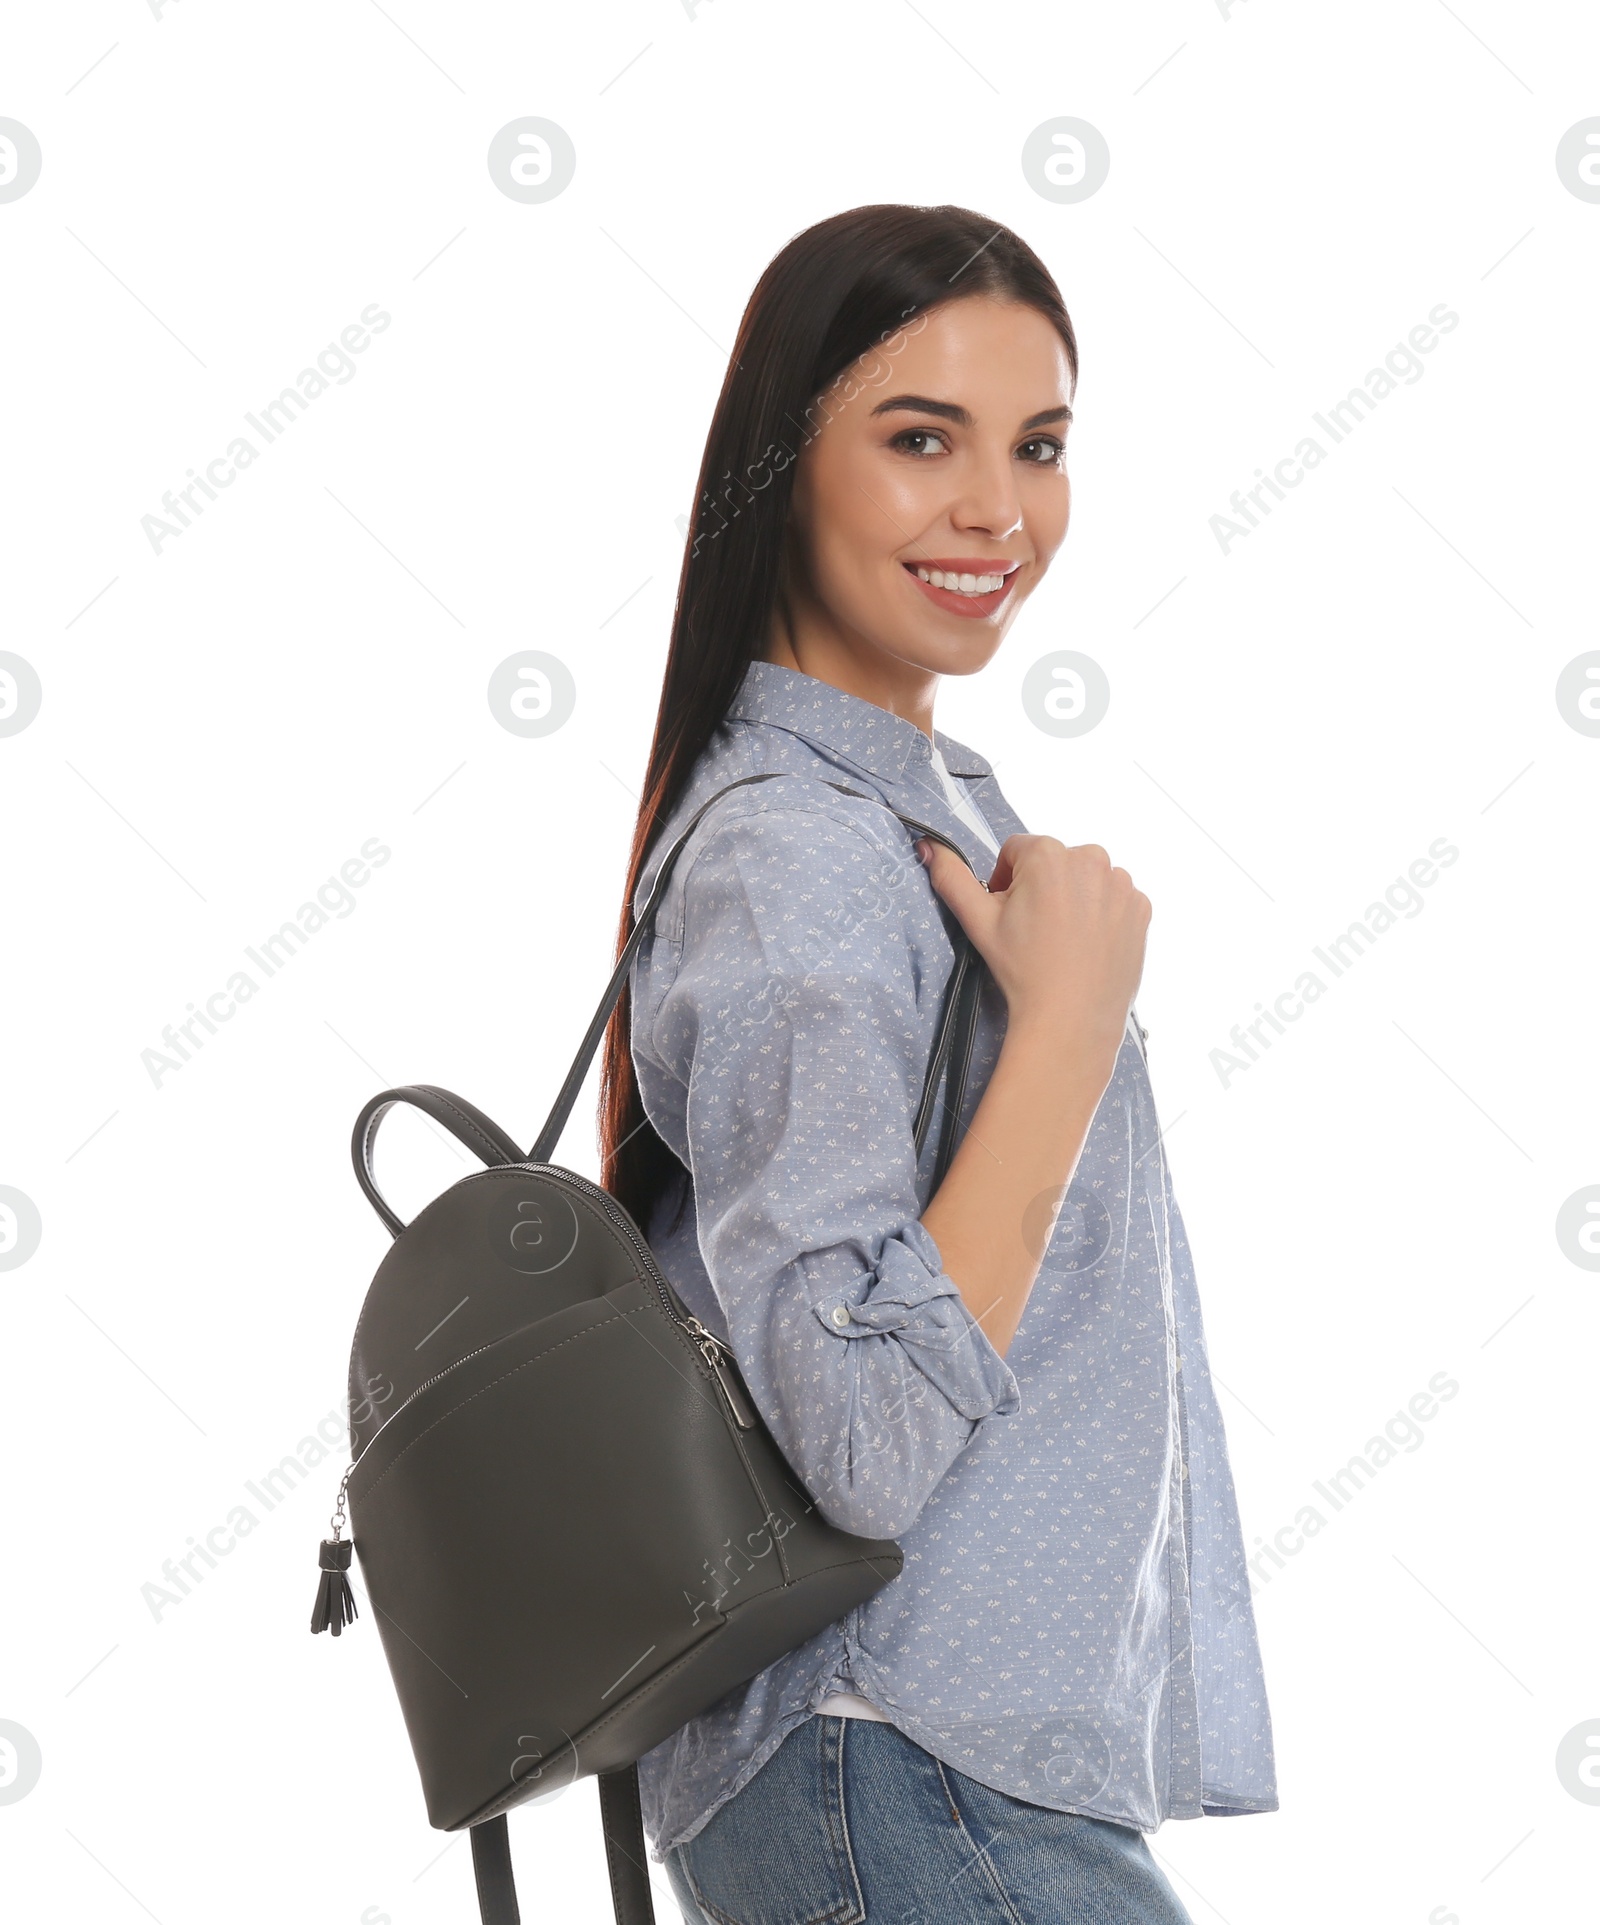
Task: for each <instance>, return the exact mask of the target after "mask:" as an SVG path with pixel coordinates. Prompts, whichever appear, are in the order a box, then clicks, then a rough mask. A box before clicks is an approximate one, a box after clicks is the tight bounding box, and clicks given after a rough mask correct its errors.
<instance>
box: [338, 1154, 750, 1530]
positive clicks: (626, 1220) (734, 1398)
mask: <svg viewBox="0 0 1600 1925" xmlns="http://www.w3.org/2000/svg"><path fill="white" fill-rule="evenodd" d="M494 1168H496V1169H514V1170H535V1171H537V1172H538V1174H539V1175H540V1176H546V1177H550V1178H552V1179H553V1180H554V1181H556V1182H557V1183H565V1184H567V1185H569V1186H570V1187H571V1188H573V1189H575V1190H578V1191H579V1192H580V1193H581V1194H582V1195H584V1196H586V1197H589V1198H591V1199H592V1200H593V1201H594V1202H596V1203H598V1204H599V1205H600V1208H601V1211H602V1213H603V1214H604V1216H605V1218H606V1221H607V1222H608V1223H610V1224H611V1225H612V1227H613V1228H614V1229H616V1230H619V1231H620V1232H621V1233H622V1235H623V1236H624V1237H625V1238H626V1239H627V1242H628V1244H629V1246H630V1248H631V1249H632V1250H633V1252H634V1254H635V1256H637V1258H638V1259H639V1267H640V1269H641V1270H642V1271H643V1272H644V1273H645V1275H646V1276H648V1277H649V1279H650V1281H651V1282H652V1283H653V1284H654V1285H655V1288H656V1294H657V1296H659V1297H660V1299H661V1307H662V1308H663V1309H664V1310H665V1311H666V1313H667V1315H668V1316H669V1317H670V1318H671V1319H672V1321H673V1322H674V1323H675V1324H676V1325H677V1326H678V1328H679V1329H680V1330H681V1331H682V1332H683V1334H684V1335H685V1336H686V1337H687V1338H688V1339H689V1341H690V1343H692V1344H693V1345H694V1347H695V1349H696V1350H698V1351H699V1352H700V1355H701V1356H702V1357H703V1358H704V1359H705V1362H706V1365H707V1367H708V1368H709V1369H710V1371H711V1374H712V1376H713V1377H714V1378H715V1379H716V1382H717V1388H718V1389H719V1390H720V1391H721V1392H722V1396H723V1401H724V1402H725V1403H726V1404H727V1406H728V1414H729V1415H730V1416H731V1417H732V1419H733V1421H734V1423H735V1424H736V1425H737V1426H738V1427H739V1429H740V1430H753V1429H754V1428H755V1425H756V1418H755V1414H754V1413H753V1412H752V1411H751V1409H750V1408H749V1405H748V1404H747V1403H746V1402H745V1400H744V1399H743V1397H742V1396H741V1395H740V1394H739V1392H738V1391H737V1390H736V1389H735V1387H734V1383H733V1380H732V1379H731V1378H730V1376H729V1375H728V1371H727V1367H726V1365H727V1360H729V1359H731V1358H732V1356H733V1352H732V1350H730V1349H729V1347H728V1346H727V1345H726V1344H725V1343H724V1342H723V1341H722V1339H721V1338H720V1337H717V1336H715V1335H713V1333H712V1332H711V1331H709V1330H707V1328H706V1327H705V1325H704V1324H703V1323H701V1321H700V1319H699V1318H698V1317H685V1316H684V1315H683V1314H682V1313H681V1312H680V1311H679V1310H678V1308H677V1306H676V1305H675V1304H674V1303H673V1301H672V1296H671V1293H670V1291H669V1290H668V1287H667V1281H666V1278H665V1277H663V1276H662V1274H661V1266H660V1265H659V1264H658V1263H657V1262H656V1259H655V1252H654V1251H653V1250H652V1249H651V1248H650V1246H649V1244H647V1243H646V1242H645V1241H644V1239H643V1238H642V1237H641V1236H640V1235H639V1232H638V1231H637V1230H636V1229H635V1228H634V1225H633V1220H632V1218H631V1217H629V1215H628V1214H627V1212H626V1211H625V1210H624V1209H623V1207H622V1205H621V1204H620V1203H618V1202H617V1200H616V1198H615V1197H614V1196H612V1194H611V1193H610V1191H609V1190H602V1189H601V1187H600V1185H599V1184H598V1183H591V1182H590V1181H589V1179H588V1178H587V1177H585V1176H579V1175H578V1174H577V1172H576V1171H574V1170H564V1169H562V1168H561V1167H560V1165H559V1164H555V1163H509V1164H496V1165H494ZM471 1180H472V1179H471V1178H470V1177H469V1178H467V1179H466V1181H468V1182H470V1181H471ZM500 1341H501V1339H499V1338H496V1339H495V1342H496V1343H498V1342H500ZM493 1348H494V1344H493V1343H486V1344H479V1346H478V1348H477V1349H476V1350H469V1351H467V1352H466V1353H465V1355H464V1356H460V1357H457V1358H456V1360H455V1362H454V1363H451V1364H446V1365H445V1367H444V1369H443V1370H437V1371H435V1372H434V1374H433V1375H432V1376H431V1377H429V1378H427V1379H426V1380H425V1381H424V1382H422V1383H420V1384H418V1385H417V1387H416V1389H415V1390H414V1391H412V1393H411V1395H410V1396H409V1397H407V1398H406V1399H405V1402H404V1403H401V1404H397V1405H396V1406H395V1408H394V1409H393V1410H392V1411H391V1412H390V1413H389V1415H388V1416H387V1417H386V1418H385V1419H384V1421H383V1422H382V1424H380V1425H379V1427H378V1429H377V1430H375V1431H374V1432H373V1433H372V1435H371V1437H369V1438H368V1439H367V1442H366V1445H365V1446H364V1447H363V1449H362V1451H361V1456H360V1457H355V1458H352V1459H351V1462H350V1468H349V1470H347V1471H346V1472H345V1474H344V1482H343V1483H341V1484H340V1486H339V1491H340V1500H341V1503H342V1501H343V1493H344V1485H345V1484H347V1483H348V1482H349V1481H350V1475H351V1472H352V1471H354V1469H355V1467H356V1465H357V1464H358V1463H360V1461H361V1457H365V1456H366V1454H367V1452H368V1451H369V1450H370V1449H371V1448H372V1446H373V1445H374V1444H375V1443H376V1442H377V1441H378V1438H379V1437H380V1436H381V1435H382V1433H383V1432H384V1431H385V1430H387V1429H388V1427H389V1425H390V1424H392V1423H393V1422H394V1420H395V1418H396V1417H398V1416H399V1415H400V1413H401V1411H403V1410H404V1409H406V1407H407V1406H408V1405H410V1404H413V1403H415V1402H416V1400H417V1398H419V1397H420V1396H421V1395H422V1393H423V1392H424V1391H425V1390H431V1389H432V1388H433V1386H434V1385H435V1384H436V1383H438V1382H439V1381H440V1379H441V1378H444V1377H448V1376H449V1375H450V1373H451V1372H452V1371H454V1370H458V1369H459V1368H460V1367H461V1365H462V1364H464V1363H469V1362H470V1361H471V1360H472V1358H474V1357H481V1356H482V1355H483V1353H484V1352H485V1351H486V1350H492V1349H493Z"/></svg>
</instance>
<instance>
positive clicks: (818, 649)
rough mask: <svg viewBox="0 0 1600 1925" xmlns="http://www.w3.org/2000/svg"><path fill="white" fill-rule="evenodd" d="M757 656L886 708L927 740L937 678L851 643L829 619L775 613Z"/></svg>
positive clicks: (866, 645)
mask: <svg viewBox="0 0 1600 1925" xmlns="http://www.w3.org/2000/svg"><path fill="white" fill-rule="evenodd" d="M762 659H763V660H764V661H768V662H772V663H775V664H776V666H777V667H779V668H791V669H794V670H796V671H797V673H799V674H801V675H809V676H811V677H813V678H814V679H815V680H816V681H819V682H827V683H829V684H831V686H832V687H834V688H837V689H842V690H843V691H844V692H845V694H846V695H855V696H859V697H860V698H861V700H862V701H864V702H871V703H873V704H874V706H876V707H877V708H881V709H887V710H888V711H889V713H890V714H891V715H898V716H900V717H901V718H902V719H903V720H905V721H907V722H913V723H915V724H916V726H917V727H918V728H919V729H921V731H922V732H923V734H924V735H925V736H927V737H928V739H929V740H930V741H932V739H933V698H934V696H935V695H936V694H937V693H938V691H939V677H938V676H937V675H936V674H934V673H933V671H932V670H931V669H924V668H917V667H916V666H914V665H913V664H912V663H910V662H902V661H900V660H899V659H898V658H897V657H895V656H893V655H889V654H887V653H885V651H884V650H882V649H880V648H876V647H874V646H873V645H872V644H871V643H870V642H860V643H856V644H852V643H851V642H850V641H849V640H848V639H847V638H846V637H845V636H843V635H841V634H840V633H839V632H838V630H837V629H836V628H835V627H834V626H833V624H832V623H831V622H810V621H807V620H805V618H804V616H801V618H800V619H799V620H795V619H793V617H791V618H790V619H788V620H785V619H784V618H783V616H782V615H781V614H780V615H778V616H775V617H774V620H773V623H772V628H771V631H770V633H769V635H768V637H767V646H766V648H765V649H764V650H763V651H762Z"/></svg>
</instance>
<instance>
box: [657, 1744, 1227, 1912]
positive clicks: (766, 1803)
mask: <svg viewBox="0 0 1600 1925" xmlns="http://www.w3.org/2000/svg"><path fill="white" fill-rule="evenodd" d="M666 1872H667V1876H668V1878H669V1879H670V1880H671V1883H672V1889H673V1892H674V1894H675V1895H676V1897H677V1900H678V1904H679V1906H680V1908H681V1909H682V1912H683V1916H684V1919H685V1921H686V1925H1192V1921H1191V1920H1190V1917H1189V1914H1188V1913H1187V1912H1186V1911H1185V1910H1184V1908H1183V1907H1182V1905H1180V1904H1179V1902H1178V1898H1177V1895H1176V1893H1175V1892H1174V1891H1173V1889H1172V1887H1171V1886H1170V1885H1169V1884H1168V1883H1167V1881H1166V1879H1165V1878H1164V1877H1163V1876H1162V1875H1161V1871H1160V1869H1159V1867H1158V1866H1157V1865H1156V1863H1155V1861H1154V1859H1153V1858H1152V1857H1151V1856H1150V1850H1149V1847H1148V1846H1147V1845H1146V1844H1145V1841H1144V1837H1143V1834H1142V1833H1140V1832H1137V1831H1134V1830H1132V1829H1131V1828H1129V1827H1128V1826H1125V1825H1113V1824H1110V1823H1108V1822H1107V1821H1106V1820H1105V1819H1103V1818H1084V1817H1080V1816H1077V1815H1076V1814H1074V1813H1071V1812H1060V1811H1048V1810H1046V1809H1045V1808H1044V1807H1043V1806H1041V1805H1030V1804H1026V1803H1024V1802H1023V1800H1022V1799H1020V1798H1011V1797H1008V1796H1007V1795H1006V1794H1005V1793H1004V1792H1002V1791H991V1790H990V1789H989V1787H988V1786H987V1785H980V1784H978V1783H977V1782H976V1781H975V1780H973V1779H971V1778H967V1777H963V1776H962V1774H961V1773H960V1772H959V1771H953V1770H951V1768H950V1767H949V1766H948V1765H945V1764H941V1763H940V1762H939V1760H938V1759H937V1758H934V1757H932V1756H931V1755H930V1754H929V1753H928V1752H926V1751H924V1750H923V1749H922V1748H921V1746H920V1745H916V1744H913V1743H912V1741H911V1740H910V1739H909V1738H908V1737H906V1736H905V1735H904V1733H903V1732H900V1731H898V1730H896V1729H895V1727H894V1726H893V1725H889V1724H877V1723H874V1722H872V1721H871V1720H869V1719H864V1718H824V1717H811V1718H808V1719H807V1720H806V1721H805V1723H804V1724H802V1725H798V1726H796V1728H795V1729H794V1730H793V1731H791V1732H790V1733H789V1735H788V1737H787V1738H785V1739H784V1741H783V1743H782V1744H781V1745H780V1746H779V1747H778V1749H777V1750H776V1751H775V1752H774V1753H773V1755H772V1756H771V1757H770V1758H769V1759H768V1760H767V1762H766V1763H765V1764H764V1765H763V1766H762V1768H761V1769H760V1771H758V1772H757V1773H756V1775H755V1777H754V1778H752V1779H751V1780H750V1782H749V1783H748V1784H747V1785H746V1786H745V1787H744V1789H743V1790H742V1791H740V1792H739V1793H737V1795H736V1796H734V1797H733V1798H730V1799H729V1800H728V1802H727V1804H725V1805H724V1806H723V1807H722V1809H721V1810H720V1811H719V1812H718V1813H717V1814H716V1816H715V1817H714V1818H713V1819H711V1821H710V1822H709V1823H708V1824H706V1825H704V1826H703V1827H702V1828H701V1829H700V1831H698V1832H697V1833H696V1834H695V1836H694V1837H693V1838H691V1839H690V1840H689V1842H688V1844H686V1845H680V1846H678V1848H677V1849H676V1850H675V1851H672V1852H669V1853H668V1855H667V1860H666Z"/></svg>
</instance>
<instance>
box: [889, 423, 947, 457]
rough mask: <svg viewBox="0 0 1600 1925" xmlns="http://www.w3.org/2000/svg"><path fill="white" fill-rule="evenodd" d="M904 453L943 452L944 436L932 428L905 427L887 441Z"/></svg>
mask: <svg viewBox="0 0 1600 1925" xmlns="http://www.w3.org/2000/svg"><path fill="white" fill-rule="evenodd" d="M889 446H890V447H891V448H895V449H897V450H898V451H899V452H900V453H901V454H904V455H937V454H943V453H944V452H945V442H944V436H943V435H942V434H939V433H938V432H937V431H936V430H935V429H933V428H905V429H902V430H901V432H900V433H899V434H897V435H896V436H895V437H894V439H893V440H892V441H891V442H890V443H889Z"/></svg>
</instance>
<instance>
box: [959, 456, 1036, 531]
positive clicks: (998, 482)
mask: <svg viewBox="0 0 1600 1925" xmlns="http://www.w3.org/2000/svg"><path fill="white" fill-rule="evenodd" d="M962 480H963V481H964V482H965V484H966V485H965V486H964V487H963V488H962V490H961V492H960V494H959V496H958V497H957V499H956V500H955V501H954V502H953V503H952V504H951V508H950V523H951V526H952V527H954V528H960V529H964V530H966V531H968V532H970V533H972V534H975V535H985V536H987V537H988V538H989V539H990V540H991V541H1006V540H1008V539H1009V538H1010V537H1011V536H1012V535H1014V534H1015V533H1016V532H1017V530H1018V529H1019V528H1020V527H1021V526H1022V500H1021V497H1020V495H1019V494H1018V492H1017V481H1016V474H1015V471H1014V464H1013V462H1012V460H1011V451H1010V449H1009V448H1008V449H1006V450H1005V451H1004V453H1003V454H999V455H988V454H986V455H982V456H977V457H975V458H974V460H973V462H972V465H971V466H970V467H969V468H968V470H967V472H966V474H964V475H963V477H962Z"/></svg>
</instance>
